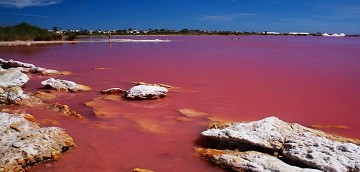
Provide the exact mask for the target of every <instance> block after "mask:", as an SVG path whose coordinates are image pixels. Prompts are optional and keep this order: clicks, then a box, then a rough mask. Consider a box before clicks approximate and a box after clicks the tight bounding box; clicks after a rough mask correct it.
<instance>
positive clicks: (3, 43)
mask: <svg viewBox="0 0 360 172" xmlns="http://www.w3.org/2000/svg"><path fill="white" fill-rule="evenodd" d="M88 42H109V43H112V42H171V41H170V40H168V39H166V40H162V39H144V40H136V39H102V40H75V41H0V47H1V46H31V45H44V44H63V43H68V44H74V43H88Z"/></svg>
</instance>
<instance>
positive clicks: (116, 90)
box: [101, 88, 126, 94]
mask: <svg viewBox="0 0 360 172" xmlns="http://www.w3.org/2000/svg"><path fill="white" fill-rule="evenodd" d="M125 92H126V90H123V89H121V88H109V89H106V90H101V93H102V94H124V93H125Z"/></svg>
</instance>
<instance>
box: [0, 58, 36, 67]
mask: <svg viewBox="0 0 360 172" xmlns="http://www.w3.org/2000/svg"><path fill="white" fill-rule="evenodd" d="M0 65H1V66H2V67H3V68H14V67H23V68H34V67H35V65H33V64H30V63H24V62H21V61H16V60H12V59H10V60H8V61H6V60H4V59H1V58H0Z"/></svg>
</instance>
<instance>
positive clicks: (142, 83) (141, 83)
mask: <svg viewBox="0 0 360 172" xmlns="http://www.w3.org/2000/svg"><path fill="white" fill-rule="evenodd" d="M136 85H147V86H158V87H165V88H168V89H169V88H173V87H172V86H171V85H166V84H148V83H145V82H138V83H136Z"/></svg>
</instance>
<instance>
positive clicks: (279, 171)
mask: <svg viewBox="0 0 360 172" xmlns="http://www.w3.org/2000/svg"><path fill="white" fill-rule="evenodd" d="M196 151H197V152H198V153H199V154H200V156H201V157H202V158H204V159H206V160H209V161H211V162H213V163H215V164H216V165H218V166H220V167H223V168H227V169H231V170H232V171H239V172H243V171H259V172H263V171H266V172H271V171H276V172H320V170H316V169H309V168H300V167H296V166H292V165H289V164H287V163H285V162H283V161H281V160H280V159H278V158H276V157H274V156H271V155H269V154H265V153H261V152H256V151H246V152H238V151H232V150H216V149H204V148H198V149H197V150H196Z"/></svg>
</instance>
